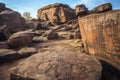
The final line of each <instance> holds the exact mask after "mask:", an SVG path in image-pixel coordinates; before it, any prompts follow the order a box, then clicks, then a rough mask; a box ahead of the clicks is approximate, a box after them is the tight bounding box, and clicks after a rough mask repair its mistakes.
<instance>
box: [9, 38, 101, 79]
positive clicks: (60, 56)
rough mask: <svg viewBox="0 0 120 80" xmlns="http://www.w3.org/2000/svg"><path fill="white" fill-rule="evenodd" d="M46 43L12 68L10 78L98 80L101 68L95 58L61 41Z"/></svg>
mask: <svg viewBox="0 0 120 80" xmlns="http://www.w3.org/2000/svg"><path fill="white" fill-rule="evenodd" d="M66 42H67V43H68V44H69V40H68V41H66ZM48 45H49V46H47V45H45V44H44V45H43V46H47V47H46V48H43V49H42V47H41V48H40V53H38V54H35V55H33V56H31V57H30V58H28V59H27V60H25V61H24V62H22V63H20V64H19V65H18V66H17V67H14V68H12V69H11V80H100V77H101V69H102V68H101V64H100V62H99V61H98V60H97V59H96V58H94V57H92V56H89V55H86V54H84V53H79V52H76V51H73V48H72V47H71V46H69V45H67V44H66V43H65V42H62V41H53V42H52V43H51V42H49V44H48ZM40 46H42V44H40ZM74 46H75V45H74Z"/></svg>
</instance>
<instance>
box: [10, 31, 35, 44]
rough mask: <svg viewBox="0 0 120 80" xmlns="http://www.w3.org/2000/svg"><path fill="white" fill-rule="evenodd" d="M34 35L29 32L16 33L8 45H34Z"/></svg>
mask: <svg viewBox="0 0 120 80" xmlns="http://www.w3.org/2000/svg"><path fill="white" fill-rule="evenodd" d="M32 38H33V35H32V33H31V32H29V31H20V32H17V33H14V34H13V35H11V36H10V38H9V39H8V43H9V44H10V45H11V46H24V45H28V44H31V43H32Z"/></svg>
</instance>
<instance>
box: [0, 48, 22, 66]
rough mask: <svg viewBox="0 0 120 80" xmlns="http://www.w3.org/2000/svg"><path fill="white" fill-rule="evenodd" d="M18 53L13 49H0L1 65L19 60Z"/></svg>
mask: <svg viewBox="0 0 120 80" xmlns="http://www.w3.org/2000/svg"><path fill="white" fill-rule="evenodd" d="M19 58H20V57H19V54H18V53H17V51H14V50H11V49H0V64H1V63H5V62H10V61H13V60H16V59H19Z"/></svg>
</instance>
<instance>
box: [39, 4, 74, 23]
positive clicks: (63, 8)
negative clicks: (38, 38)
mask: <svg viewBox="0 0 120 80" xmlns="http://www.w3.org/2000/svg"><path fill="white" fill-rule="evenodd" d="M37 17H38V19H39V20H41V21H51V22H60V23H63V22H67V21H69V20H72V19H74V18H75V12H74V10H73V9H71V8H70V7H69V6H68V5H64V4H57V3H56V4H51V5H48V6H45V7H43V8H41V9H39V10H38V16H37Z"/></svg>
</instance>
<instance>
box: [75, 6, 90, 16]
mask: <svg viewBox="0 0 120 80" xmlns="http://www.w3.org/2000/svg"><path fill="white" fill-rule="evenodd" d="M75 12H76V15H77V16H78V15H79V16H80V15H86V14H87V12H88V9H87V8H86V6H85V5H84V4H80V5H77V6H76V8H75Z"/></svg>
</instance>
